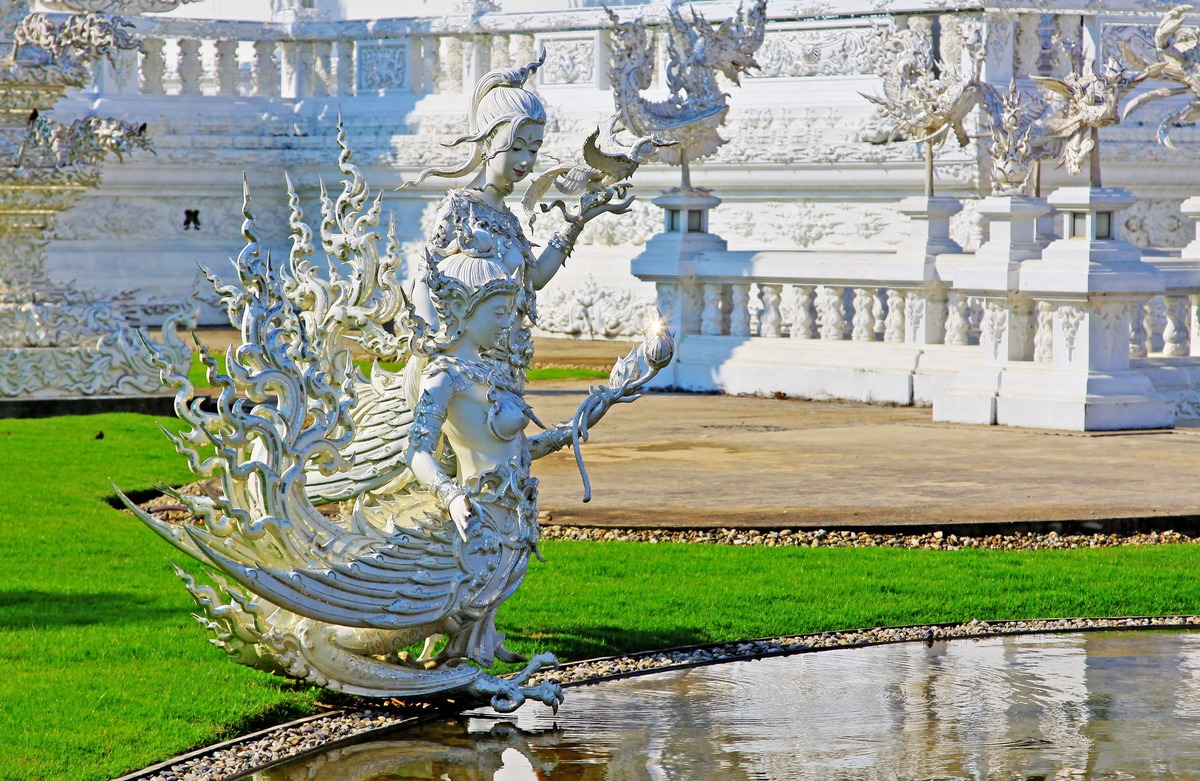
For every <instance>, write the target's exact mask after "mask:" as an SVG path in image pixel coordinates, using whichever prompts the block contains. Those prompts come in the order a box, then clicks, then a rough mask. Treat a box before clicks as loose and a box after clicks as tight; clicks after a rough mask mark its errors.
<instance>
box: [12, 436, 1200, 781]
mask: <svg viewBox="0 0 1200 781" xmlns="http://www.w3.org/2000/svg"><path fill="white" fill-rule="evenodd" d="M101 431H102V432H103V434H104V436H103V438H101V439H97V438H96V435H97V433H98V432H101ZM0 464H3V465H4V467H5V468H4V469H3V470H0V496H3V497H4V498H3V500H0V532H2V533H0V555H2V556H3V561H4V566H3V567H0V670H3V671H4V675H3V677H2V683H0V690H2V692H3V693H2V694H0V778H4V779H9V778H12V779H55V780H58V779H72V780H75V779H79V780H83V779H106V778H112V777H114V776H116V775H120V774H121V773H123V772H127V771H129V770H132V769H135V768H138V767H141V766H144V765H146V764H149V763H151V762H154V761H157V760H160V759H164V758H166V757H169V756H172V755H175V754H178V753H180V752H182V751H185V750H187V749H189V748H193V747H196V746H199V745H203V744H207V743H210V742H212V741H215V740H218V739H221V738H226V737H230V736H233V735H235V734H238V733H243V732H246V731H249V730H252V729H254V728H256V727H259V726H261V725H264V724H266V723H270V722H275V721H283V720H286V719H288V718H291V717H296V716H299V715H301V714H305V713H309V712H311V711H312V710H313V709H314V708H315V707H316V703H317V701H318V700H319V699H320V698H321V697H322V696H323V695H322V693H320V692H317V691H313V690H310V689H307V688H303V687H297V686H293V685H291V684H289V683H286V682H283V681H281V680H279V679H274V678H270V677H268V676H266V675H263V674H260V673H257V672H255V671H252V670H249V669H246V668H243V667H240V666H238V665H236V664H233V663H231V662H229V661H227V660H226V659H225V658H224V656H223V654H222V653H221V652H219V651H218V650H216V649H215V648H213V647H211V646H210V645H208V642H207V636H206V634H205V632H204V631H203V629H202V628H201V627H200V626H199V625H198V624H196V623H195V622H194V620H193V619H192V618H191V617H190V615H189V614H190V611H191V608H192V604H191V601H190V599H189V598H188V596H187V593H186V592H185V591H184V589H183V587H182V585H180V584H179V583H178V581H177V580H176V579H175V577H174V576H173V575H172V574H171V572H170V568H169V567H168V565H167V563H166V561H165V560H164V557H166V556H167V555H168V554H171V555H172V557H173V558H176V559H177V560H180V561H181V563H184V564H185V565H187V562H186V561H183V560H182V558H181V557H177V556H174V554H173V552H172V549H170V548H169V547H168V546H167V545H166V544H165V543H163V542H162V541H160V540H159V539H158V538H157V537H155V536H154V535H153V534H152V533H151V532H150V531H149V530H147V529H145V528H143V527H142V526H141V525H140V524H139V523H138V522H137V521H135V520H134V519H133V518H131V517H130V516H128V515H125V514H123V513H121V512H118V511H117V510H114V509H112V508H111V507H110V506H109V505H108V504H107V503H106V501H105V500H106V498H107V497H108V496H109V494H110V493H111V489H110V488H109V485H108V478H110V477H111V478H113V479H114V480H115V481H116V482H117V483H118V484H120V485H121V486H122V487H124V488H127V489H129V490H135V491H136V490H141V489H147V488H150V487H152V486H153V485H154V484H156V483H158V482H168V483H183V482H186V481H187V480H188V477H189V476H188V474H187V471H186V467H185V465H184V462H183V459H182V458H179V457H178V456H176V455H175V453H174V451H173V450H172V449H171V447H170V446H169V444H168V443H167V442H166V441H165V440H164V439H163V438H162V436H161V434H160V433H159V432H158V431H157V428H156V422H155V420H154V419H152V418H149V417H144V416H138V415H97V416H90V417H77V418H49V419H40V420H0ZM543 550H544V552H545V554H546V557H547V559H548V562H547V563H546V564H537V563H535V564H533V566H532V567H531V570H530V573H529V576H528V579H527V581H526V584H525V585H524V586H523V587H522V589H521V590H520V591H519V592H518V593H517V594H516V596H515V597H513V599H512V600H511V601H510V602H509V603H508V604H507V605H506V607H505V608H504V609H503V610H502V611H501V614H500V626H501V629H502V631H505V632H506V633H508V634H509V636H510V638H512V645H513V646H514V647H515V648H516V649H517V650H521V651H524V652H527V653H528V652H533V651H536V650H553V651H555V652H556V653H558V654H559V655H560V658H563V659H578V658H584V657H590V656H597V655H604V654H610V653H618V652H626V651H635V650H641V649H648V648H654V647H663V646H671V645H681V644H687V643H697V642H706V641H718V640H733V639H739V638H746V637H756V636H764V635H774V634H794V633H802V632H810V631H819V630H826V629H837V628H852V627H866V626H875V625H886V624H910V623H920V622H926V621H965V620H969V619H971V618H981V619H988V620H992V619H1015V618H1034V617H1051V616H1068V615H1070V616H1105V615H1128V614H1174V613H1196V612H1200V580H1198V579H1197V578H1195V576H1194V573H1195V572H1196V571H1197V569H1200V546H1194V545H1189V546H1161V547H1144V548H1133V547H1130V548H1108V549H1091V550H1075V551H1039V552H998V551H978V550H972V551H957V552H942V551H907V550H897V549H886V548H861V549H823V548H817V549H808V548H765V547H753V548H750V547H745V548H735V547H724V546H722V547H717V546H703V545H695V546H685V545H669V544H659V545H651V544H635V543H586V542H550V543H546V544H545V545H544V547H543Z"/></svg>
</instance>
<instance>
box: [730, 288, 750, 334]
mask: <svg viewBox="0 0 1200 781" xmlns="http://www.w3.org/2000/svg"><path fill="white" fill-rule="evenodd" d="M729 290H730V295H729V335H730V336H749V335H750V286H749V285H730V286H729Z"/></svg>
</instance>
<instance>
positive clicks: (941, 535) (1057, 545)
mask: <svg viewBox="0 0 1200 781" xmlns="http://www.w3.org/2000/svg"><path fill="white" fill-rule="evenodd" d="M541 539H543V540H591V541H597V542H648V543H660V542H685V543H701V544H709V545H763V546H766V547H771V548H785V547H803V548H908V549H918V548H920V549H925V550H951V551H953V550H967V549H972V548H977V549H987V550H1067V549H1072V548H1111V547H1115V546H1117V545H1166V544H1178V543H1192V542H1198V541H1200V538H1197V537H1189V536H1188V535H1186V534H1182V533H1180V532H1176V531H1170V530H1168V531H1154V532H1145V533H1142V532H1138V533H1135V534H1125V535H1118V534H1059V533H1058V532H1047V533H1045V534H1042V533H1036V532H1014V533H1012V534H990V535H985V536H978V537H969V536H959V535H957V534H947V533H945V532H943V531H933V532H922V533H920V534H873V533H871V532H867V531H854V530H838V529H834V530H832V531H830V530H826V529H816V530H812V531H809V530H803V529H800V530H793V529H783V530H780V531H759V530H757V529H608V528H601V527H591V526H557V525H544V526H542V534H541Z"/></svg>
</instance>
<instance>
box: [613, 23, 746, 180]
mask: <svg viewBox="0 0 1200 781" xmlns="http://www.w3.org/2000/svg"><path fill="white" fill-rule="evenodd" d="M606 10H607V11H608V16H609V18H610V19H612V21H613V41H612V47H613V48H612V65H611V67H610V80H611V81H612V85H613V93H614V99H615V100H616V104H617V109H618V111H620V113H621V119H622V120H623V122H624V124H625V127H627V128H628V129H629V130H630V131H632V132H633V133H635V134H637V135H639V136H644V137H648V138H649V137H654V138H658V139H660V140H661V145H660V148H659V149H658V150H657V152H656V153H655V159H658V160H661V161H663V162H665V163H668V164H670V165H679V166H680V167H681V168H682V169H683V174H682V175H683V189H684V190H688V189H690V188H691V186H692V182H691V176H690V173H689V170H688V164H689V163H690V162H691V161H693V160H699V159H701V158H704V157H707V156H708V155H711V154H712V153H714V152H716V151H717V149H718V148H719V147H720V146H721V145H722V144H724V143H725V140H724V139H723V138H721V137H720V135H719V134H718V133H717V130H718V129H719V128H720V127H721V124H722V123H723V122H724V121H725V115H726V114H728V113H729V105H728V103H727V102H726V101H727V98H728V97H729V96H728V95H727V94H726V93H725V92H723V91H722V90H721V87H720V85H719V84H718V83H717V71H720V72H721V73H723V74H725V76H726V77H727V78H728V79H729V80H730V81H732V82H733V83H734V84H738V83H740V81H739V74H740V73H743V72H745V71H747V70H749V69H750V68H757V67H758V63H757V62H755V61H754V53H755V52H756V51H758V49H759V47H760V46H762V42H763V37H764V36H765V34H766V20H767V0H756V2H755V3H754V5H753V6H752V7H751V8H750V10H749V11H743V10H742V8H741V6H740V5H739V6H738V13H737V15H736V16H735V17H732V18H729V19H726V20H725V21H723V22H721V24H720V25H719V26H718V27H717V28H716V29H714V28H713V27H712V26H711V25H710V24H709V23H708V22H707V21H705V19H704V17H703V16H701V15H700V14H699V12H697V11H696V9H695V8H693V9H692V19H691V21H690V22H689V21H686V20H685V19H684V18H683V15H682V14H681V13H680V12H679V0H672V2H671V3H670V4H669V5H668V6H667V13H668V19H669V24H670V26H669V28H668V37H667V52H668V53H669V55H670V58H671V59H670V62H669V63H668V64H667V86H668V87H669V88H670V90H671V96H670V97H669V98H667V99H666V100H664V101H651V100H647V99H646V98H644V97H642V95H641V92H642V91H643V90H646V89H648V88H649V87H650V83H651V81H652V79H653V76H654V50H653V48H651V47H650V45H649V43H648V35H647V29H646V25H645V23H644V22H643V21H641V20H637V21H631V22H622V21H621V20H620V17H618V16H617V15H616V14H615V13H613V12H612V11H611V10H608V9H606Z"/></svg>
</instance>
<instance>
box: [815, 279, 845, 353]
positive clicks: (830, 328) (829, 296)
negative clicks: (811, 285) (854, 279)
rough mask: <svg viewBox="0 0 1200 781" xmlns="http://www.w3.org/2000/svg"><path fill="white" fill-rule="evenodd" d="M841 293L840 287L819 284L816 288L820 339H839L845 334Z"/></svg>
mask: <svg viewBox="0 0 1200 781" xmlns="http://www.w3.org/2000/svg"><path fill="white" fill-rule="evenodd" d="M842 295H843V289H842V288H840V287H832V286H829V285H821V286H819V287H818V288H817V325H818V326H819V327H820V332H821V338H822V339H830V340H835V341H839V340H841V339H842V338H843V337H844V336H845V335H846V313H845V309H844V307H843V303H842Z"/></svg>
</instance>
